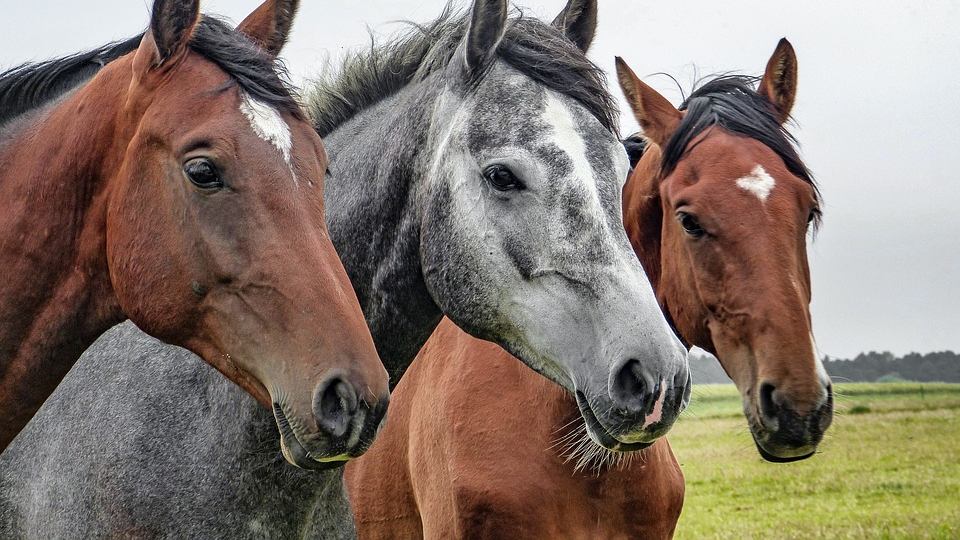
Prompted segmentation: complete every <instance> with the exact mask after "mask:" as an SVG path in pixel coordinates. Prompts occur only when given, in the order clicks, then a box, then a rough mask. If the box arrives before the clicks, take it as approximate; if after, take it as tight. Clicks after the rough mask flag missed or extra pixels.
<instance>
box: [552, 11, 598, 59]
mask: <svg viewBox="0 0 960 540" xmlns="http://www.w3.org/2000/svg"><path fill="white" fill-rule="evenodd" d="M553 26H555V27H557V28H559V29H560V31H561V32H563V35H565V36H566V37H567V39H569V40H570V41H572V42H574V43H575V44H576V45H577V47H580V50H581V51H583V52H587V49H589V48H590V44H591V43H593V37H594V36H595V35H596V33H597V0H569V1H568V2H567V6H566V7H564V8H563V11H561V12H560V14H559V15H557V18H556V19H554V20H553Z"/></svg>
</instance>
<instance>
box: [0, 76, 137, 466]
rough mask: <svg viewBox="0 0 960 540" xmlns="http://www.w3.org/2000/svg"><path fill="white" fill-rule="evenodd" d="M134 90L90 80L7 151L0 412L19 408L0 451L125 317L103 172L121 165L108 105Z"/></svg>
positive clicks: (0, 234) (3, 432)
mask: <svg viewBox="0 0 960 540" xmlns="http://www.w3.org/2000/svg"><path fill="white" fill-rule="evenodd" d="M128 71H129V66H128ZM127 85H129V80H127V81H117V80H116V78H98V79H95V80H94V81H91V83H90V84H88V85H87V86H86V87H84V88H81V89H80V90H78V91H77V92H75V93H74V94H73V95H71V96H69V97H68V98H66V99H64V100H63V101H61V102H60V103H59V104H57V105H55V106H53V107H51V108H49V109H48V110H45V111H42V112H41V113H38V114H36V115H34V116H33V117H32V118H31V119H30V120H29V125H24V124H22V123H21V124H20V125H19V126H18V127H17V129H18V130H20V136H18V137H17V138H16V139H12V140H9V141H8V143H7V144H6V145H5V147H4V148H3V149H2V150H0V201H2V204H3V206H4V210H3V212H2V214H0V264H2V265H3V269H2V271H0V273H2V275H3V276H4V278H3V280H2V281H0V410H2V411H4V412H5V413H6V412H7V411H11V415H10V418H11V422H10V423H9V427H7V426H4V428H3V429H0V449H2V448H3V447H5V446H6V443H7V442H9V441H8V440H7V439H8V438H10V433H11V432H12V433H14V434H15V433H16V431H18V427H17V426H18V425H19V424H20V423H21V422H22V423H25V421H26V420H28V419H29V417H30V416H32V414H33V412H35V411H36V409H37V408H38V407H39V405H40V403H42V401H43V400H44V399H45V398H46V397H47V395H49V393H50V392H52V391H53V388H55V387H56V384H57V383H58V382H59V381H60V379H62V377H63V376H64V375H65V374H66V372H67V371H68V370H69V369H70V367H71V366H72V365H73V363H74V362H75V361H76V359H77V358H78V357H79V356H80V353H81V352H82V351H83V350H84V349H85V348H86V347H87V346H89V345H90V344H91V343H93V341H94V340H95V339H96V337H97V336H98V335H100V334H101V333H103V332H104V331H105V330H106V329H107V328H109V327H110V326H111V325H113V324H115V323H117V322H119V321H120V320H121V319H122V313H121V311H120V308H119V305H118V303H117V301H116V299H115V297H114V295H113V291H112V287H111V285H110V279H109V275H108V271H107V261H106V253H105V249H104V246H105V244H106V236H105V225H106V209H107V200H106V199H107V186H106V185H105V184H106V181H105V178H104V175H103V174H102V173H101V171H103V170H115V169H116V168H118V167H119V163H118V159H117V158H115V157H111V153H112V152H113V153H114V155H116V154H118V153H119V151H118V150H113V147H114V145H115V143H114V139H115V135H116V134H115V129H114V127H113V124H114V121H115V117H116V114H117V112H116V107H115V106H112V105H108V104H109V103H123V101H122V100H121V97H122V96H123V93H124V92H125V90H124V88H125V87H126V86H127ZM11 430H15V431H11Z"/></svg>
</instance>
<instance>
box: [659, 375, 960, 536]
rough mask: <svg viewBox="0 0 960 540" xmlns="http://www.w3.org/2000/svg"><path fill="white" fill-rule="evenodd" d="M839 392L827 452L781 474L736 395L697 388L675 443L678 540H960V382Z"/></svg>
mask: <svg viewBox="0 0 960 540" xmlns="http://www.w3.org/2000/svg"><path fill="white" fill-rule="evenodd" d="M836 394H837V398H836V402H835V403H836V409H837V414H836V415H835V417H834V421H833V425H832V426H831V427H830V430H829V431H828V433H827V436H826V438H825V440H824V442H823V444H822V445H821V447H820V452H819V453H818V454H817V455H815V456H813V457H811V458H809V459H807V460H804V461H800V462H796V463H788V464H775V463H767V462H765V461H763V460H762V459H761V458H760V456H759V455H758V454H757V451H756V448H755V447H754V444H753V441H752V439H751V437H750V433H749V431H748V429H747V426H746V421H745V420H744V418H743V414H742V412H741V405H740V397H739V394H737V391H736V389H735V388H734V387H733V385H704V386H696V387H694V399H693V403H691V405H690V408H689V409H688V412H687V413H685V414H684V416H683V417H682V418H681V420H680V421H679V422H678V423H677V425H676V426H675V427H674V428H673V430H672V431H671V432H670V435H669V439H670V444H671V445H672V446H673V449H674V452H675V453H676V455H677V459H678V460H679V461H680V464H681V466H682V468H683V472H684V475H685V476H686V483H687V491H686V501H685V503H684V509H683V514H682V515H681V517H680V523H679V524H678V526H677V533H676V536H675V539H676V540H692V539H697V540H705V539H751V538H757V539H760V538H762V539H765V540H775V539H797V540H801V539H802V540H810V539H844V540H846V539H871V540H873V539H903V540H908V539H909V540H917V539H938V540H939V539H942V540H957V539H960V384H929V383H924V384H920V383H889V384H840V385H836Z"/></svg>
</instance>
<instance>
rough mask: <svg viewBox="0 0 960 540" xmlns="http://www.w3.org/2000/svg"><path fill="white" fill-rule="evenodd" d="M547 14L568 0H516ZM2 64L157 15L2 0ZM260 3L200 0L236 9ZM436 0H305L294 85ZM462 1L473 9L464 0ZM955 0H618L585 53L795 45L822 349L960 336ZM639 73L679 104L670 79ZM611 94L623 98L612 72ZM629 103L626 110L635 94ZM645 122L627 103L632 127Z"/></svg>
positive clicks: (695, 57)
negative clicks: (810, 175) (819, 205)
mask: <svg viewBox="0 0 960 540" xmlns="http://www.w3.org/2000/svg"><path fill="white" fill-rule="evenodd" d="M521 2H522V3H521V4H519V5H520V6H521V7H523V8H525V11H526V12H527V13H528V14H530V15H537V16H540V17H542V18H545V19H551V20H552V18H553V17H554V16H555V15H556V14H557V13H558V12H559V11H560V10H561V9H562V8H563V5H564V4H565V1H564V0H521ZM5 4H7V5H4V8H3V12H4V13H3V16H2V17H0V70H6V69H8V68H10V67H13V66H14V65H17V64H20V63H22V62H25V61H29V60H44V59H48V58H51V57H54V56H59V55H63V54H69V53H74V52H78V51H81V50H86V49H90V48H93V47H97V46H100V45H103V44H105V43H107V42H108V41H113V40H117V39H122V38H127V37H130V36H132V35H134V34H136V33H138V32H140V31H142V30H143V29H144V28H146V26H147V22H148V20H149V9H150V5H151V3H150V2H149V0H97V1H96V2H77V1H76V0H32V1H30V2H16V3H14V2H6V3H5ZM257 5H259V0H206V1H205V2H203V9H204V11H205V12H208V13H219V14H221V15H224V16H226V17H227V18H228V19H231V20H233V21H234V22H239V21H240V20H242V19H243V17H245V16H246V15H247V14H248V13H249V12H250V11H252V10H253V9H254V8H255V7H256V6H257ZM443 5H444V2H443V1H442V0H419V1H417V0H404V1H401V0H354V1H349V2H348V1H334V0H324V1H321V0H304V2H303V6H302V7H301V9H300V14H299V16H298V18H297V22H296V24H295V26H294V33H293V37H292V40H291V42H290V44H289V45H288V46H287V48H286V49H285V50H284V57H285V59H286V61H287V65H288V67H289V68H290V71H291V73H292V75H293V79H294V82H296V83H297V84H300V83H302V82H303V81H304V80H305V79H306V78H309V77H310V76H312V75H314V74H317V73H320V72H321V71H322V70H323V69H324V66H325V60H326V59H328V58H330V59H333V60H336V59H337V58H339V57H340V55H341V54H342V52H343V51H344V50H348V49H357V48H361V47H364V46H366V45H367V44H368V43H369V36H368V33H367V27H369V28H371V29H372V30H373V31H374V32H375V33H376V34H378V35H390V34H393V33H395V32H396V31H397V30H399V28H400V27H399V26H398V25H396V24H393V22H394V21H398V20H405V19H406V20H412V21H418V22H424V21H427V20H429V19H433V18H434V17H436V15H438V14H439V13H440V11H441V9H442V7H443ZM455 5H457V6H466V5H467V3H466V1H465V0H458V1H457V2H456V3H455ZM958 29H960V2H955V1H952V0H911V1H909V2H903V1H902V0H901V1H891V0H840V1H838V0H815V1H809V0H807V1H803V2H797V1H795V0H791V1H783V0H763V1H760V0H743V1H728V2H718V1H716V0H687V1H670V2H663V1H661V2H651V1H646V0H607V1H605V2H604V1H601V4H600V27H599V29H598V33H597V39H596V41H595V42H594V46H593V48H592V49H591V52H590V56H591V58H592V59H593V60H594V61H595V62H597V63H598V64H599V65H600V66H601V67H603V68H604V69H605V70H607V72H608V73H612V72H613V57H614V56H615V55H620V56H622V57H624V59H625V60H626V61H627V62H628V63H629V64H630V65H631V67H633V69H634V71H636V72H637V73H638V74H639V75H640V76H641V77H644V76H645V75H648V74H653V73H656V72H666V73H669V74H671V75H673V76H674V77H676V78H677V80H679V81H680V83H681V84H682V85H683V86H684V89H685V90H687V89H689V86H690V83H691V82H692V81H693V80H694V79H696V78H697V76H698V75H709V74H711V73H716V72H726V71H739V72H743V73H749V74H760V73H761V72H762V70H763V67H764V65H765V64H766V61H767V59H768V58H769V56H770V54H771V53H772V52H773V49H774V47H775V46H776V43H777V40H779V39H780V38H781V37H784V36H785V37H787V38H788V39H789V40H790V41H791V43H793V46H794V48H795V49H796V51H797V56H798V59H799V65H800V84H799V95H798V99H797V105H796V107H795V109H794V117H795V119H796V122H797V125H796V126H794V127H793V129H792V131H793V133H794V134H795V135H796V136H797V138H798V139H799V140H800V143H801V154H802V155H803V156H804V158H805V161H806V163H807V165H808V166H809V167H810V168H811V169H812V170H813V172H814V174H815V175H816V178H817V180H818V181H819V183H820V186H821V190H822V192H823V195H824V200H825V203H826V205H825V207H824V214H825V215H824V226H823V228H822V230H821V232H820V234H819V235H818V237H817V238H816V240H815V241H814V242H813V243H812V245H811V246H810V264H811V270H812V273H813V304H812V313H813V323H814V333H815V335H816V338H817V343H818V345H819V349H820V353H821V354H828V355H830V356H837V357H853V356H854V355H856V354H857V353H859V352H861V351H869V350H889V351H891V352H893V353H894V354H897V355H902V354H906V353H908V352H912V351H916V352H922V353H926V352H930V351H936V350H944V349H952V350H954V351H960V329H958V326H960V312H958V306H960V230H958V227H957V226H956V225H954V221H955V219H956V215H957V213H958V212H957V209H958V206H960V178H957V176H958V174H957V170H958V169H960V135H958V131H957V130H958V126H957V124H958V123H960V72H958V68H960V30H958ZM644 78H645V80H646V81H647V82H648V83H650V84H651V85H652V86H654V87H655V88H657V89H658V90H660V91H661V92H662V93H663V94H664V95H665V96H667V97H668V98H669V99H670V100H671V101H673V102H674V103H675V104H679V102H680V101H681V96H680V94H679V92H678V91H677V89H676V86H675V85H674V83H673V82H672V81H671V80H670V79H668V78H666V77H664V76H658V75H655V76H647V77H644ZM610 82H611V84H613V87H612V91H613V92H614V94H616V95H618V97H619V89H618V88H617V87H616V84H615V79H614V78H613V77H611V78H610ZM622 108H623V109H624V111H626V110H627V109H626V106H625V105H623V106H622ZM636 129H637V124H636V121H635V120H633V118H632V117H631V116H630V115H628V114H624V115H623V121H622V130H623V133H630V132H632V131H635V130H636Z"/></svg>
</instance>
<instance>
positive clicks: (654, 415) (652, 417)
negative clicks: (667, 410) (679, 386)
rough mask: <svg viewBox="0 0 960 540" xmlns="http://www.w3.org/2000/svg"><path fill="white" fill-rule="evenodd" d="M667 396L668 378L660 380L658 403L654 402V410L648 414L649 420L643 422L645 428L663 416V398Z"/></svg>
mask: <svg viewBox="0 0 960 540" xmlns="http://www.w3.org/2000/svg"><path fill="white" fill-rule="evenodd" d="M666 397H667V381H666V379H664V380H662V381H660V396H659V397H658V398H657V401H656V403H654V404H653V411H652V412H651V413H650V414H649V415H647V420H646V421H645V422H644V423H643V429H647V428H648V427H650V426H652V425H653V424H656V423H657V422H659V421H660V419H661V418H662V417H663V400H664V399H666Z"/></svg>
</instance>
